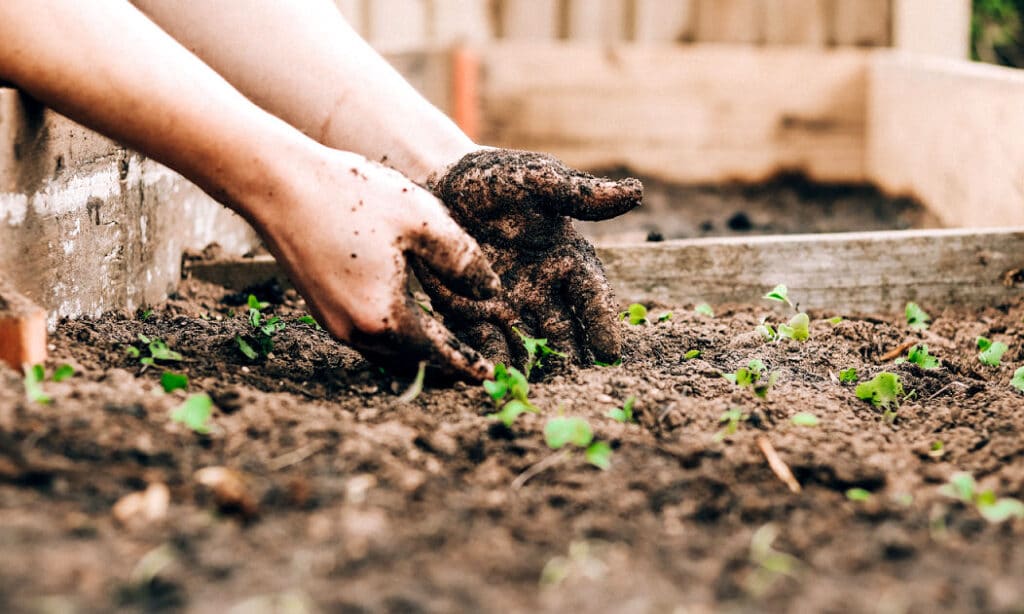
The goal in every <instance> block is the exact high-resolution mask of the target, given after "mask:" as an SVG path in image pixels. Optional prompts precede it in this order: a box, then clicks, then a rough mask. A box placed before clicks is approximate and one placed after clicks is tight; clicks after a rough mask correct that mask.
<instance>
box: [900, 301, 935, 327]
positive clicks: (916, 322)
mask: <svg viewBox="0 0 1024 614" xmlns="http://www.w3.org/2000/svg"><path fill="white" fill-rule="evenodd" d="M904 313H905V315H906V317H907V326H909V327H910V329H911V330H927V329H928V323H929V322H931V321H932V317H931V316H930V315H928V314H927V313H925V311H924V309H921V307H920V306H919V305H918V304H917V303H907V308H906V310H904Z"/></svg>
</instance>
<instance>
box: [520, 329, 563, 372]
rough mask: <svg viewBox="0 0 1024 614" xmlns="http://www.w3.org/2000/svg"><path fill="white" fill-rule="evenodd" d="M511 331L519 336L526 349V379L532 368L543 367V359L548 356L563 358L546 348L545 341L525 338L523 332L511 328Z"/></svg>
mask: <svg viewBox="0 0 1024 614" xmlns="http://www.w3.org/2000/svg"><path fill="white" fill-rule="evenodd" d="M512 330H514V331H515V332H516V334H517V335H519V338H520V339H522V341H523V347H524V348H526V377H527V378H529V377H530V372H531V371H532V370H533V368H534V367H543V366H544V362H543V361H544V359H545V358H546V357H548V356H558V357H560V358H565V354H563V353H562V352H558V351H556V350H554V349H553V348H551V347H549V346H548V340H547V339H534V338H533V337H527V336H526V335H525V334H523V331H521V330H519V329H518V328H515V327H513V328H512Z"/></svg>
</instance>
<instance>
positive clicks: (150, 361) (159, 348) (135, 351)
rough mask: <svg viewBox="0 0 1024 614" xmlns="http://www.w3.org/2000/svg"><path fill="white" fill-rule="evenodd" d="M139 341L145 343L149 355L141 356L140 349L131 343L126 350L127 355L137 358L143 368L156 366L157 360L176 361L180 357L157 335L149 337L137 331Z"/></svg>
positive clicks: (180, 356) (180, 357)
mask: <svg viewBox="0 0 1024 614" xmlns="http://www.w3.org/2000/svg"><path fill="white" fill-rule="evenodd" d="M139 341H141V342H142V343H145V344H146V350H148V351H149V356H143V355H142V350H140V349H139V348H137V347H135V346H132V345H130V346H128V347H127V348H126V350H127V352H128V355H129V356H131V357H132V358H138V359H139V364H141V365H142V368H143V370H145V369H146V367H153V366H156V363H157V361H160V362H178V361H180V360H181V359H182V355H181V354H179V353H178V352H175V351H174V350H172V349H171V348H170V347H168V345H167V342H166V341H164V340H163V339H161V338H159V337H149V336H147V335H143V334H142V333H139Z"/></svg>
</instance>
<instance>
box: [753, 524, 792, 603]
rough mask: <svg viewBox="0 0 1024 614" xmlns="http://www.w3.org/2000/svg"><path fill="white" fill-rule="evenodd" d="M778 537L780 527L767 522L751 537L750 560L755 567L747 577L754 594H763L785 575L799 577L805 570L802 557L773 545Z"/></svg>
mask: <svg viewBox="0 0 1024 614" xmlns="http://www.w3.org/2000/svg"><path fill="white" fill-rule="evenodd" d="M776 537H778V528H777V527H776V526H775V525H773V524H766V525H764V526H762V527H761V528H759V529H758V530H757V531H755V532H754V536H753V537H752V538H751V539H750V562H751V563H753V564H754V565H755V568H754V571H753V573H752V574H751V575H750V576H748V577H747V581H746V589H747V590H748V591H749V592H750V593H751V594H752V595H754V596H760V595H763V594H764V593H765V592H767V591H768V589H770V588H771V587H772V585H774V584H775V583H776V582H777V581H778V580H779V579H781V578H783V577H787V576H788V577H790V578H796V577H798V576H799V575H800V572H801V571H802V570H803V565H804V564H803V562H802V561H801V560H800V559H798V558H796V557H794V556H793V555H791V554H787V553H785V552H781V551H779V550H776V549H775V548H773V547H772V543H773V542H774V541H775V538H776Z"/></svg>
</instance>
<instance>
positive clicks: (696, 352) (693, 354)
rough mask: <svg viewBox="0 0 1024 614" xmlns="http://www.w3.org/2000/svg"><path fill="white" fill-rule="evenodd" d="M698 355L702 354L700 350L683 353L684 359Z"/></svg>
mask: <svg viewBox="0 0 1024 614" xmlns="http://www.w3.org/2000/svg"><path fill="white" fill-rule="evenodd" d="M698 356H700V350H690V351H688V352H687V353H685V354H683V360H693V359H694V358H697V357H698Z"/></svg>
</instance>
